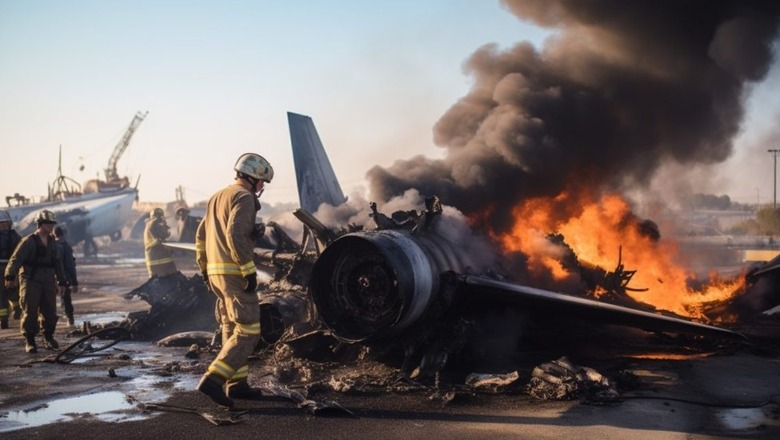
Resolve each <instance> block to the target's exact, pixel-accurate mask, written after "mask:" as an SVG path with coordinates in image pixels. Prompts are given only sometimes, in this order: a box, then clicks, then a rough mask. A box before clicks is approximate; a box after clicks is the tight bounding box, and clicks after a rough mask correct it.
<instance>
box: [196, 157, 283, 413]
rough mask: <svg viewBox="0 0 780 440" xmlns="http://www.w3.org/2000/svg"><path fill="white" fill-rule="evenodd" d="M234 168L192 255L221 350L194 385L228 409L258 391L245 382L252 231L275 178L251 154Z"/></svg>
mask: <svg viewBox="0 0 780 440" xmlns="http://www.w3.org/2000/svg"><path fill="white" fill-rule="evenodd" d="M233 169H234V170H235V171H236V177H235V181H234V182H233V183H232V184H231V185H228V186H227V187H226V188H224V189H222V190H220V191H218V192H217V193H216V194H214V195H213V196H211V198H210V199H209V202H208V207H207V208H206V214H205V217H203V220H202V221H201V223H200V225H199V226H198V231H197V234H196V237H195V252H196V257H195V258H196V261H197V263H198V266H199V267H200V270H201V273H202V274H203V279H204V281H205V282H206V284H207V285H208V286H209V288H210V290H211V291H212V292H213V293H214V294H215V295H216V296H217V310H216V315H217V316H218V318H219V324H220V325H221V328H222V350H221V351H220V352H219V354H218V355H217V357H216V359H214V361H213V362H212V363H211V365H209V367H208V370H207V371H206V373H205V374H204V375H203V377H202V378H201V380H200V383H199V384H198V387H197V389H198V390H199V391H200V392H202V393H204V394H206V395H207V396H209V397H210V398H211V399H212V400H214V401H215V402H217V403H218V404H220V405H222V406H227V407H232V406H233V400H232V399H233V398H235V399H252V398H257V397H260V396H261V395H262V394H261V393H260V390H258V389H254V388H251V387H250V386H249V382H248V376H249V363H248V362H249V360H248V358H249V356H250V355H251V354H252V353H253V352H254V349H255V347H256V346H257V343H258V342H259V341H260V306H259V304H258V298H257V293H256V290H257V268H256V267H255V262H254V253H253V248H254V238H253V233H254V230H255V217H256V216H257V211H258V210H260V202H259V201H258V199H257V197H259V196H260V194H261V193H262V192H263V187H264V186H265V184H266V183H269V182H271V179H273V177H274V170H273V168H271V164H270V163H268V161H267V160H265V159H264V158H263V157H262V156H260V155H258V154H254V153H245V154H242V155H241V156H240V157H239V158H238V160H237V161H236V164H235V166H234V167H233Z"/></svg>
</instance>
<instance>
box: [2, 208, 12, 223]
mask: <svg viewBox="0 0 780 440" xmlns="http://www.w3.org/2000/svg"><path fill="white" fill-rule="evenodd" d="M4 222H8V223H10V224H11V226H13V225H14V221H13V220H11V214H9V213H8V211H7V210H5V209H0V223H4Z"/></svg>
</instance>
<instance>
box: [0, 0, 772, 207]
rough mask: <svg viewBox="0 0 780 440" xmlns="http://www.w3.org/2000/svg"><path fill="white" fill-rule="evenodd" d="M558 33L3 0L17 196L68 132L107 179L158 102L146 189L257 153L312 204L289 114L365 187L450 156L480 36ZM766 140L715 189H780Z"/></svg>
mask: <svg viewBox="0 0 780 440" xmlns="http://www.w3.org/2000/svg"><path fill="white" fill-rule="evenodd" d="M545 35H546V33H545V32H543V31H541V30H539V29H537V28H534V27H532V26H530V25H528V24H525V23H522V22H521V21H519V20H518V19H517V18H516V17H515V16H513V15H512V14H510V13H509V12H507V11H505V10H504V9H503V8H502V7H501V6H500V4H499V3H498V1H497V0H496V1H489V0H417V1H413V0H402V1H392V2H379V1H359V0H339V1H330V2H325V1H297V2H295V1H281V0H280V1H239V0H233V1H230V0H228V1H224V0H221V1H213V2H209V1H147V0H135V1H124V0H121V1H97V0H96V1H87V0H73V1H43V0H42V1H23V0H0V151H2V152H3V153H4V158H3V159H2V160H0V196H5V195H8V194H13V193H15V192H19V193H22V194H25V195H28V196H40V195H43V194H45V192H46V183H47V181H51V180H52V179H53V178H54V176H55V174H56V170H57V151H58V147H59V146H60V145H62V148H63V171H64V173H65V174H66V175H69V176H71V177H73V178H75V179H76V180H77V181H79V182H83V181H85V180H87V179H90V178H94V177H95V176H97V175H98V174H100V177H103V172H102V171H103V168H104V167H105V165H106V163H107V161H108V158H109V156H110V155H111V152H112V150H113V148H114V145H115V144H116V143H117V141H119V139H120V138H121V136H122V133H123V132H124V130H125V128H126V127H127V125H128V124H129V123H130V120H131V119H132V117H133V115H134V114H135V113H136V112H137V111H146V110H148V111H149V115H148V117H147V118H146V120H145V121H144V122H143V123H142V124H141V127H140V128H139V129H138V132H137V133H136V135H135V137H134V139H133V142H132V143H131V145H130V147H129V148H128V149H127V151H126V152H125V154H124V156H123V157H122V159H121V160H120V162H119V169H118V171H119V174H120V175H128V176H129V177H130V178H131V180H132V181H133V182H135V180H136V179H137V178H138V176H139V175H140V184H139V189H140V195H141V200H142V201H169V200H172V199H173V198H174V196H175V187H176V186H178V185H182V186H183V187H184V189H185V195H186V197H187V200H188V201H189V202H190V203H194V202H197V201H201V200H204V199H206V198H207V197H208V196H209V195H210V194H211V193H213V192H214V191H216V190H217V189H219V188H221V187H222V186H224V185H225V184H227V183H228V182H229V181H230V180H231V179H232V177H233V172H232V170H231V168H232V165H233V162H234V161H235V158H236V157H237V156H238V155H239V154H241V153H243V152H246V151H254V152H257V153H260V154H262V155H264V156H265V157H266V158H268V159H269V160H270V161H271V162H272V164H273V166H274V168H275V170H276V178H275V180H274V182H273V183H272V184H271V185H269V187H268V188H267V190H266V193H265V194H264V195H263V200H265V201H266V202H271V203H276V202H283V201H296V200H297V195H296V192H295V177H294V169H293V165H292V154H291V151H290V140H289V134H288V131H287V119H286V112H287V111H293V112H296V113H301V114H305V115H308V116H311V117H312V118H313V120H314V123H315V125H316V127H317V129H318V131H319V133H320V136H321V138H322V140H323V142H324V143H325V146H326V148H327V150H328V154H329V155H330V158H331V161H332V163H333V166H334V168H335V170H336V172H337V174H338V175H339V177H340V179H341V181H342V186H343V187H344V189H345V192H348V193H349V192H350V191H352V190H353V189H354V188H359V187H360V186H361V185H365V184H364V182H363V178H364V175H365V172H366V171H367V170H368V169H369V168H370V167H371V166H373V165H382V166H389V165H390V164H392V163H393V162H394V161H395V160H398V159H407V158H409V157H411V156H413V155H415V154H425V155H428V156H431V157H437V155H439V154H441V150H440V149H438V148H436V147H434V146H433V142H432V127H433V125H434V123H435V122H436V121H437V120H438V119H439V117H441V116H442V115H443V114H444V112H445V111H446V110H447V109H448V108H449V107H450V106H451V105H452V104H454V103H455V102H456V101H457V99H458V98H460V97H462V96H463V95H464V94H465V93H466V92H467V90H468V89H469V87H470V86H471V84H472V82H471V79H470V78H469V77H468V76H466V75H465V74H464V73H463V71H462V69H461V66H462V63H463V62H464V61H465V60H466V58H467V57H468V56H469V55H471V54H472V53H473V52H474V51H475V50H476V49H477V48H479V47H480V46H482V45H484V44H488V43H497V44H498V45H499V47H501V48H508V47H511V46H512V45H513V44H515V43H517V42H520V41H524V40H525V41H531V42H533V43H534V44H535V45H537V46H540V45H541V44H542V41H543V39H544V37H545ZM778 78H780V73H778V69H773V71H772V74H771V75H770V77H769V80H768V81H769V82H768V84H771V85H772V86H773V88H772V89H776V88H777V86H778V85H780V79H778ZM772 89H769V90H772ZM761 90H762V95H761V96H763V97H764V99H763V100H760V101H757V102H756V103H754V104H753V108H755V109H756V110H757V111H756V116H754V117H751V121H753V123H754V124H755V126H756V127H759V128H757V129H756V130H758V131H760V132H761V133H765V132H766V131H767V130H771V129H772V127H773V124H774V122H773V121H775V120H776V116H777V114H778V113H780V107H779V106H778V104H777V102H776V101H777V100H776V99H772V98H771V96H772V94H771V92H770V91H768V90H764V89H761ZM767 115H770V116H771V115H774V118H770V119H767V118H768V116H767ZM767 121H770V122H767ZM762 124H763V125H762ZM774 125H776V124H774ZM751 130H752V129H750V128H748V129H747V131H746V139H749V138H750V136H751V135H756V136H758V134H761V133H758V132H754V131H751ZM752 148H753V150H745V151H740V152H738V154H735V158H741V159H739V161H741V162H740V163H738V164H737V165H740V164H744V163H746V162H750V163H752V165H751V166H753V167H759V168H760V170H759V169H757V168H754V169H753V171H752V172H751V173H749V174H750V175H749V176H747V177H746V178H745V179H748V180H749V183H747V180H745V179H741V178H738V179H734V177H735V173H734V172H731V171H728V172H724V174H727V175H728V176H727V177H725V178H721V179H714V181H715V182H716V183H717V185H718V187H717V188H703V189H702V191H705V190H706V191H712V192H716V193H725V192H733V193H734V194H735V196H734V197H735V198H739V197H743V196H744V197H748V196H749V197H750V198H751V199H754V198H755V195H753V194H755V192H756V188H759V187H762V188H767V189H766V190H761V198H763V199H764V201H766V197H767V196H770V197H771V194H770V191H771V183H772V181H771V179H772V170H771V168H767V166H766V163H767V162H768V155H766V153H764V154H765V155H766V157H764V156H762V155H757V154H753V151H759V152H760V151H761V149H762V148H763V151H765V150H766V148H764V147H763V146H758V147H756V146H753V147H752ZM756 148H758V150H755V149H756ZM767 148H780V145H776V146H773V147H767ZM7 153H10V156H9V155H7ZM759 157H760V159H758V158H759ZM81 165H84V167H85V168H84V171H79V166H81ZM764 168H767V169H766V170H764ZM724 169H726V168H724ZM719 173H720V171H719V172H717V173H716V174H719ZM767 179H769V180H768V181H767ZM735 181H736V183H735ZM745 201H749V200H745Z"/></svg>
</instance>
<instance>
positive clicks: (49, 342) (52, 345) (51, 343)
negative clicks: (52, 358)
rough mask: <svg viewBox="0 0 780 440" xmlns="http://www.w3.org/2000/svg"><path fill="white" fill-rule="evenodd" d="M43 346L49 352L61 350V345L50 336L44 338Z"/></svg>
mask: <svg viewBox="0 0 780 440" xmlns="http://www.w3.org/2000/svg"><path fill="white" fill-rule="evenodd" d="M43 344H44V346H45V347H46V348H48V349H49V350H56V349H58V348H60V344H59V343H57V340H56V339H54V337H53V336H51V335H49V336H45V335H44V337H43Z"/></svg>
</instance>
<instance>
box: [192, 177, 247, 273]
mask: <svg viewBox="0 0 780 440" xmlns="http://www.w3.org/2000/svg"><path fill="white" fill-rule="evenodd" d="M259 209H260V202H258V201H257V199H256V198H255V195H254V194H252V193H251V192H250V191H248V190H247V189H245V188H244V187H242V186H241V185H239V184H238V183H233V184H231V185H229V186H228V187H226V188H224V189H222V190H220V191H219V192H217V193H216V194H214V195H213V196H211V199H209V203H208V207H207V208H206V215H205V216H204V217H203V220H202V221H201V222H200V225H199V226H198V231H197V234H196V236H195V259H196V261H197V263H198V266H199V267H200V270H201V272H207V273H208V275H209V276H211V275H237V276H241V277H245V276H247V275H251V274H255V273H256V271H257V268H256V267H255V261H254V252H253V249H254V239H253V238H252V233H253V231H254V228H255V216H256V215H257V211H258V210H259Z"/></svg>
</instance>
